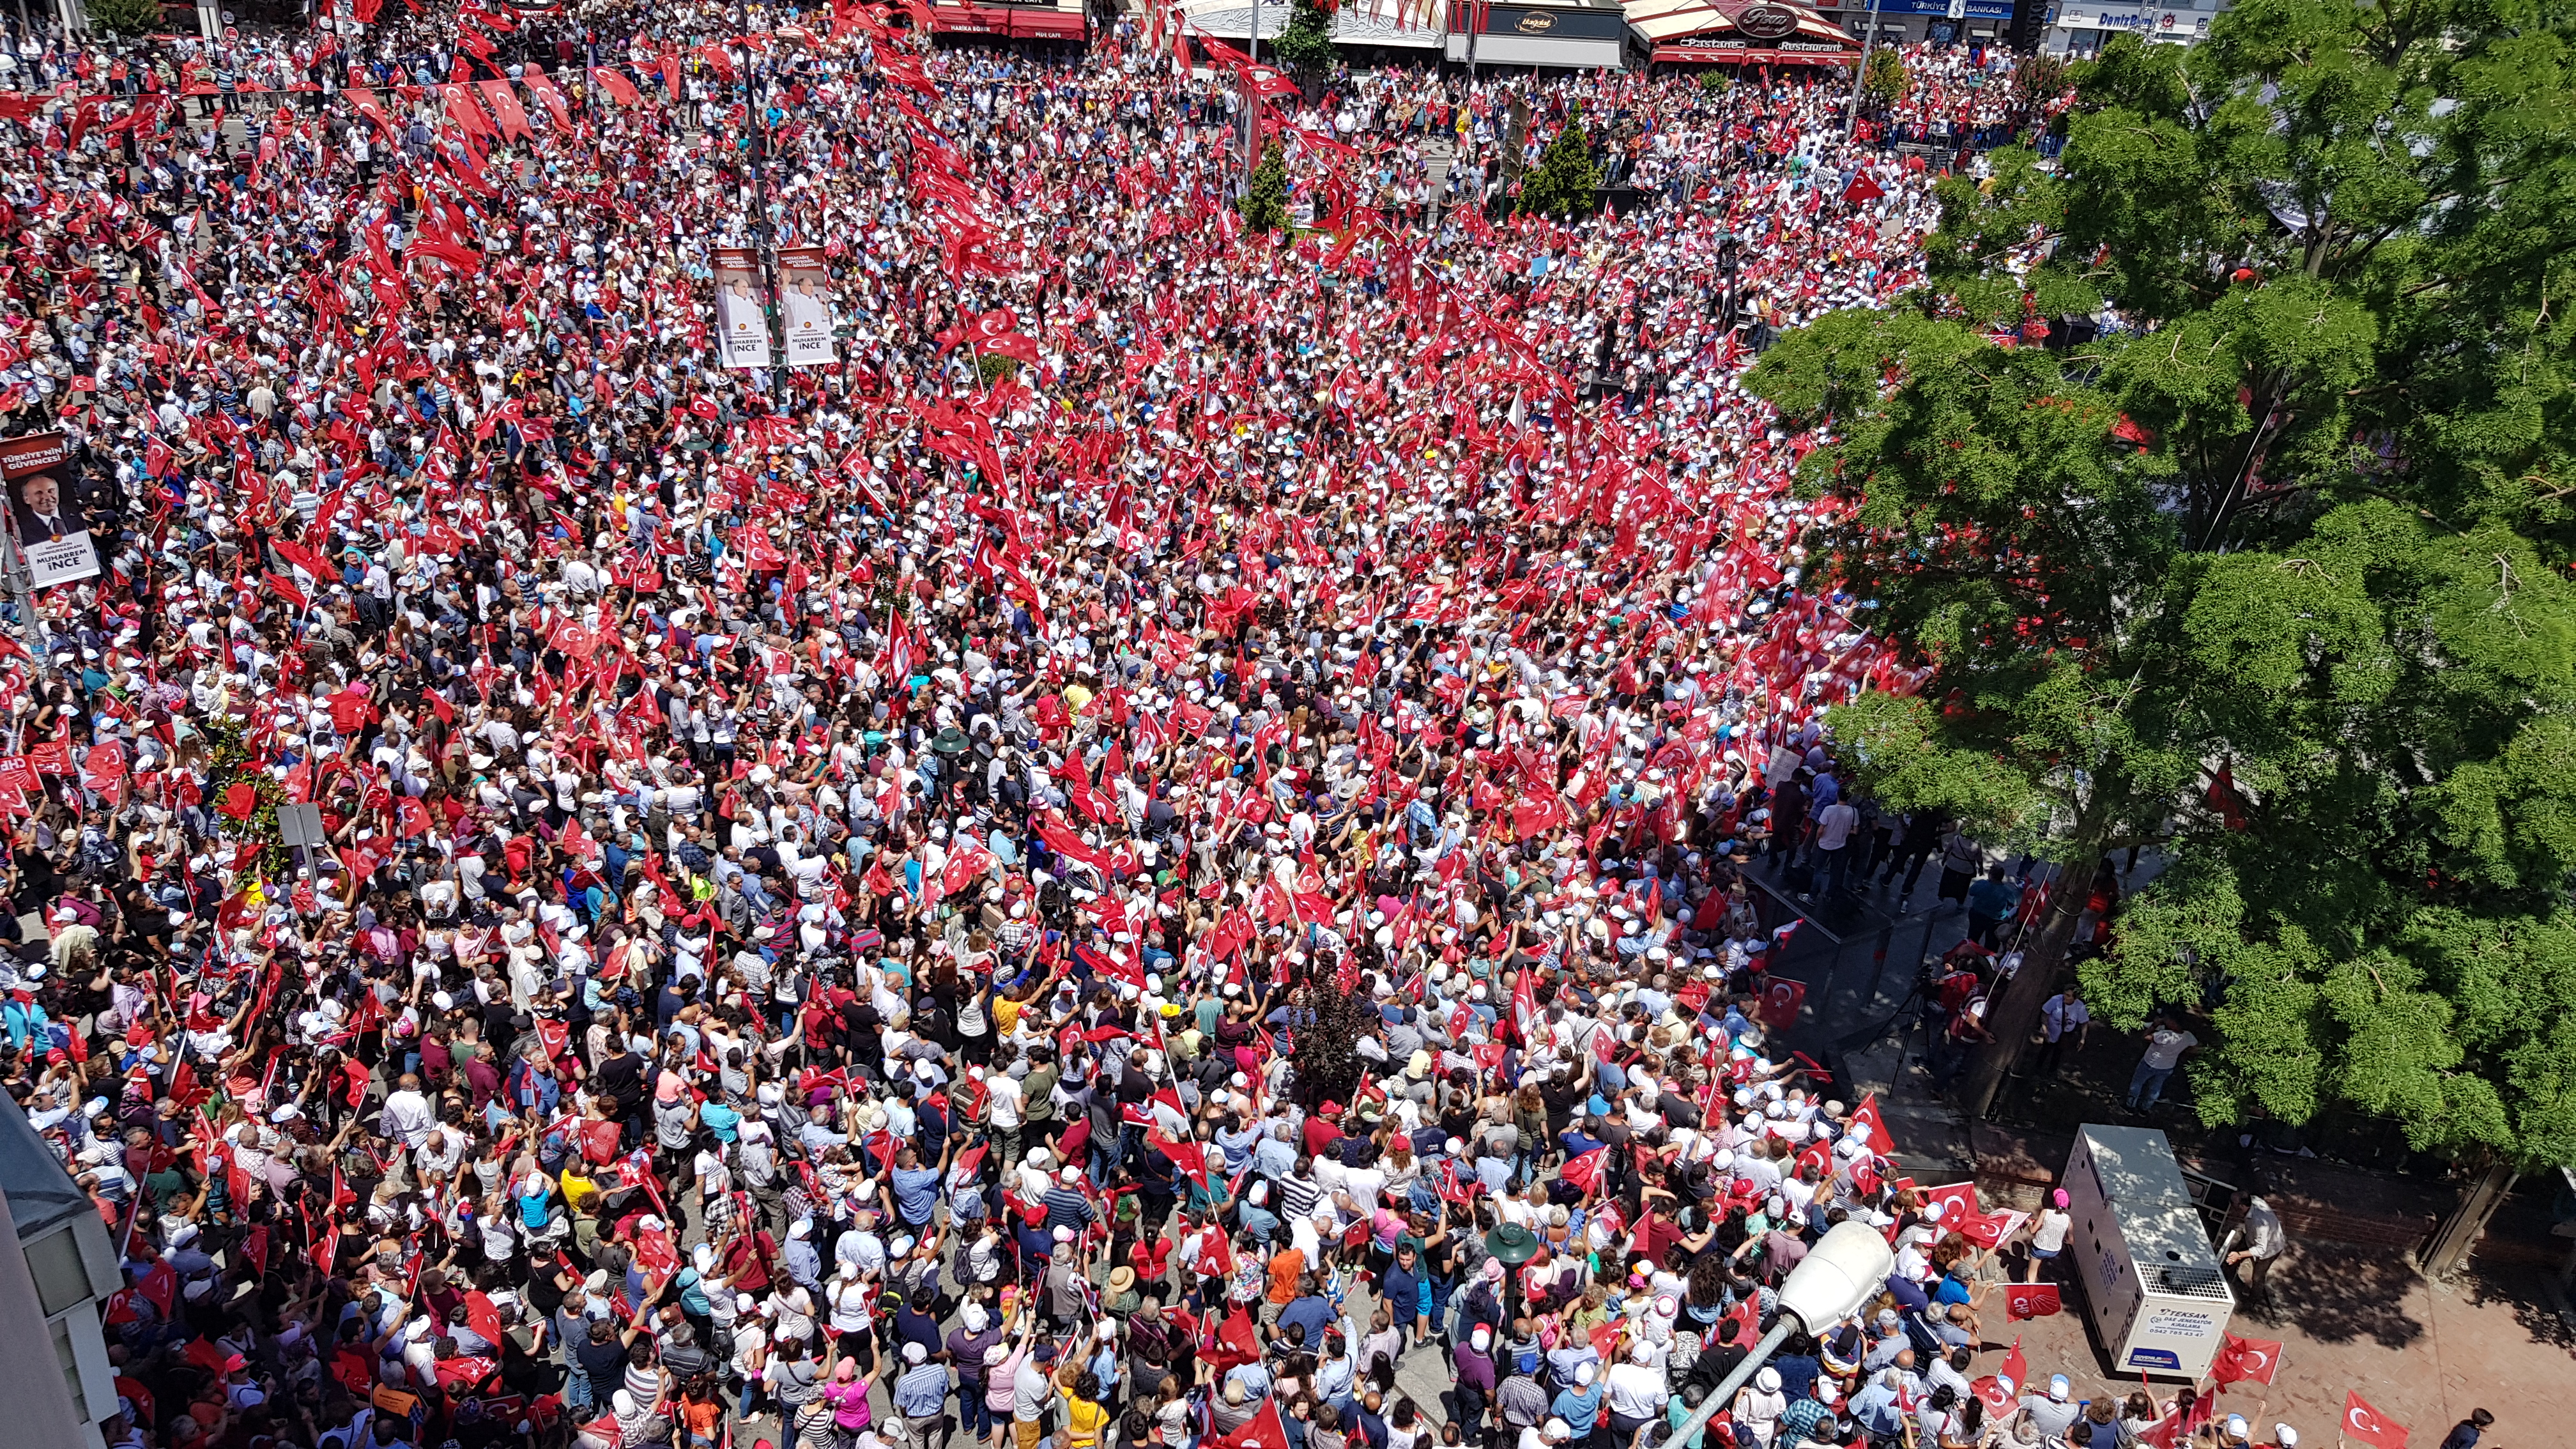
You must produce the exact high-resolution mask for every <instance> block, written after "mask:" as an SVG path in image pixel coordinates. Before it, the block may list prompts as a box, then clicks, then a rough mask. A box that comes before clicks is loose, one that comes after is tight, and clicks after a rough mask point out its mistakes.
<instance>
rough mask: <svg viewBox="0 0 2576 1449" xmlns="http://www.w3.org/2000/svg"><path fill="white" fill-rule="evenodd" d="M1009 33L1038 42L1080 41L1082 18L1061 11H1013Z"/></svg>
mask: <svg viewBox="0 0 2576 1449" xmlns="http://www.w3.org/2000/svg"><path fill="white" fill-rule="evenodd" d="M1011 33H1012V34H1013V35H1017V36H1023V37H1033V38H1036V39H1040V40H1080V39H1081V38H1082V17H1081V16H1080V15H1079V14H1074V15H1068V14H1066V13H1065V12H1063V11H1061V10H1014V11H1012V12H1011Z"/></svg>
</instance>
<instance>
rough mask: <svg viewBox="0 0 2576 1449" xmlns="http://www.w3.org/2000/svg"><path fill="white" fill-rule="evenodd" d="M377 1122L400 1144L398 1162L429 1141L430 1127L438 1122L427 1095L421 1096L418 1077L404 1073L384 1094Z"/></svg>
mask: <svg viewBox="0 0 2576 1449" xmlns="http://www.w3.org/2000/svg"><path fill="white" fill-rule="evenodd" d="M377 1121H378V1122H379V1123H380V1124H381V1125H382V1127H383V1128H384V1134H385V1135H386V1136H387V1137H390V1138H392V1139H393V1140H394V1141H395V1142H396V1143H399V1144H400V1145H401V1146H402V1148H403V1152H402V1155H401V1157H400V1158H398V1159H397V1161H398V1162H399V1161H402V1160H407V1159H408V1158H409V1157H410V1156H411V1154H412V1153H413V1152H414V1151H416V1150H418V1149H419V1148H420V1146H421V1145H422V1144H423V1143H426V1142H427V1141H429V1134H430V1130H431V1129H432V1128H435V1127H436V1126H437V1125H438V1111H437V1109H436V1108H434V1107H432V1106H430V1104H429V1098H428V1097H426V1096H424V1095H422V1093H421V1090H420V1078H418V1077H416V1076H414V1075H412V1074H411V1073H409V1072H405V1073H403V1074H402V1078H401V1080H400V1081H397V1082H396V1083H395V1084H394V1090H393V1091H391V1092H389V1093H387V1094H386V1095H385V1105H384V1110H383V1113H382V1115H380V1116H379V1117H378V1118H377Z"/></svg>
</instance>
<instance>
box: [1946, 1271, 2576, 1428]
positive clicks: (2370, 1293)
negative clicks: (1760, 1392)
mask: <svg viewBox="0 0 2576 1449" xmlns="http://www.w3.org/2000/svg"><path fill="white" fill-rule="evenodd" d="M2538 1276H2539V1270H2536V1269H2502V1268H2500V1269H2492V1270H2489V1271H2488V1272H2487V1273H2486V1274H2485V1275H2484V1276H2482V1277H2472V1278H2469V1279H2464V1280H2463V1281H2462V1282H2461V1283H2459V1284H2457V1285H2454V1286H2450V1287H2436V1286H2435V1285H2433V1284H2430V1283H2428V1282H2426V1281H2425V1280H2424V1279H2423V1278H2422V1277H2421V1276H2420V1275H2418V1274H2417V1273H2416V1272H2415V1271H2414V1269H2412V1268H2410V1267H2408V1266H2407V1265H2406V1264H2405V1263H2404V1261H2403V1260H2402V1259H2401V1258H2400V1257H2399V1256H2398V1254H2396V1253H2394V1252H2390V1251H2387V1250H2385V1249H2377V1248H2371V1249H2363V1248H2350V1247H2344V1246H2340V1245H2335V1244H2296V1243H2294V1244H2293V1245H2292V1247H2291V1248H2290V1250H2289V1252H2288V1253H2287V1254H2285V1255H2284V1256H2283V1257H2282V1259H2281V1261H2280V1262H2279V1263H2278V1264H2277V1265H2276V1266H2275V1268H2274V1270H2273V1273H2272V1279H2271V1290H2272V1297H2273V1300H2274V1302H2273V1307H2272V1310H2271V1311H2270V1312H2265V1311H2263V1310H2260V1309H2248V1308H2240V1309H2239V1310H2238V1311H2237V1315H2236V1323H2235V1331H2236V1332H2237V1333H2238V1334H2240V1335H2243V1336H2246V1337H2251V1338H2265V1339H2278V1340H2280V1341H2281V1342H2282V1344H2283V1345H2284V1347H2283V1348H2282V1351H2281V1369H2280V1372H2279V1373H2278V1374H2277V1375H2276V1376H2275V1377H2274V1381H2273V1383H2272V1385H2271V1386H2270V1387H2268V1388H2266V1387H2264V1386H2263V1385H2260V1384H2239V1385H2236V1386H2235V1387H2233V1388H2231V1389H2229V1390H2228V1391H2227V1392H2225V1393H2224V1394H2222V1395H2221V1396H2220V1399H2219V1408H2220V1412H2222V1413H2241V1414H2243V1415H2244V1416H2245V1417H2246V1419H2247V1420H2248V1421H2249V1422H2250V1423H2251V1424H2252V1426H2253V1429H2254V1437H2255V1439H2256V1441H2257V1442H2262V1441H2266V1440H2268V1439H2270V1437H2271V1428H2272V1425H2273V1424H2274V1423H2276V1422H2278V1423H2286V1424H2289V1425H2290V1426H2292V1427H2293V1428H2295V1429H2297V1430H2298V1431H2299V1442H2300V1449H2311V1446H2313V1449H2329V1446H2331V1445H2332V1444H2333V1443H2334V1441H2335V1429H2336V1427H2337V1425H2338V1423H2339V1422H2340V1419H2341V1415H2342V1413H2343V1403H2344V1394H2345V1393H2346V1392H2347V1391H2348V1390H2352V1389H2359V1390H2360V1391H2361V1396H2362V1397H2363V1398H2365V1399H2368V1400H2369V1401H2370V1402H2371V1404H2372V1405H2373V1406H2375V1407H2376V1408H2378V1409H2379V1410H2380V1411H2381V1413H2383V1414H2384V1415H2386V1416H2387V1417H2388V1418H2390V1419H2393V1420H2395V1421H2396V1422H2398V1423H2400V1424H2403V1425H2405V1426H2406V1427H2407V1429H2408V1430H2409V1431H2410V1435H2409V1439H2408V1445H2409V1449H2434V1446H2436V1445H2438V1444H2440V1443H2441V1441H2442V1436H2443V1435H2445V1434H2447V1433H2449V1432H2450V1429H2451V1426H2452V1425H2453V1424H2456V1423H2458V1422H2459V1421H2460V1420H2462V1419H2464V1418H2466V1417H2468V1413H2469V1411H2470V1410H2471V1409H2475V1408H2484V1409H2487V1410H2488V1411H2490V1412H2492V1413H2493V1414H2494V1415H2495V1416H2496V1422H2495V1427H2493V1428H2492V1429H2489V1430H2488V1431H2487V1433H2486V1438H2485V1441H2484V1442H2485V1444H2486V1445H2488V1446H2494V1449H2508V1446H2509V1449H2526V1446H2536V1445H2541V1444H2546V1443H2551V1442H2554V1441H2556V1440H2558V1439H2560V1438H2562V1437H2564V1436H2565V1435H2566V1433H2567V1432H2568V1430H2569V1428H2570V1426H2571V1423H2576V1332H2571V1330H2570V1329H2569V1328H2568V1326H2567V1325H2566V1324H2565V1323H2564V1322H2562V1321H2561V1320H2560V1319H2559V1317H2558V1316H2557V1314H2556V1313H2554V1312H2553V1311H2551V1309H2550V1308H2549V1307H2548V1306H2547V1304H2546V1302H2545V1300H2544V1299H2543V1297H2542V1295H2541V1292H2540V1288H2539V1285H2538V1283H2537V1281H2536V1280H2537V1278H2538ZM2070 1296H2072V1295H2070ZM1984 1327H1985V1333H1986V1340H1987V1342H1988V1343H1990V1344H1992V1345H1994V1351H1992V1352H1988V1353H1984V1354H1980V1355H1979V1356H1978V1359H1977V1365H1976V1369H1975V1372H1976V1373H1978V1374H1985V1373H1991V1372H1993V1371H1994V1368H1995V1366H1996V1365H1997V1364H1998V1363H2000V1362H2001V1361H2002V1351H2003V1350H2004V1349H2006V1348H2009V1347H2010V1346H2011V1344H2012V1341H2013V1339H2014V1338H2015V1337H2016V1336H2019V1337H2020V1339H2021V1340H2022V1345H2023V1351H2024V1353H2025V1354H2027V1355H2028V1358H2029V1363H2030V1373H2031V1376H2032V1377H2033V1378H2034V1379H2036V1380H2038V1381H2039V1382H2040V1383H2041V1384H2043V1385H2044V1384H2046V1382H2047V1376H2048V1375H2049V1374H2051V1373H2063V1374H2065V1375H2066V1376H2067V1377H2068V1378H2069V1379H2071V1380H2073V1381H2074V1384H2075V1391H2076V1394H2077V1395H2078V1396H2079V1397H2084V1396H2090V1395H2094V1394H2100V1393H2106V1392H2107V1393H2114V1394H2119V1395H2123V1396H2125V1395H2126V1394H2127V1393H2128V1392H2129V1391H2130V1390H2132V1389H2134V1388H2136V1387H2137V1382H2136V1381H2135V1380H2129V1381H2126V1382H2113V1381H2112V1380H2110V1379H2107V1378H2106V1377H2104V1375H2103V1373H2102V1365H2103V1364H2104V1363H2106V1362H2107V1361H2108V1356H2107V1355H2106V1354H2104V1353H2103V1352H2102V1351H2101V1349H2100V1347H2099V1346H2098V1345H2097V1344H2096V1343H2095V1342H2094V1340H2093V1336H2092V1333H2091V1331H2090V1328H2089V1326H2088V1325H2087V1324H2086V1322H2085V1320H2084V1316H2083V1308H2082V1305H2081V1303H2080V1301H2075V1302H2070V1303H2069V1304H2068V1305H2067V1311H2066V1313H2065V1314H2063V1315H2061V1316H2059V1317H2056V1318H2043V1319H2038V1320H2035V1321H2032V1322H2028V1323H2008V1322H2006V1321H2005V1318H2004V1308H2003V1296H2002V1295H2001V1294H2000V1293H1997V1294H1995V1295H1993V1296H1992V1297H1990V1298H1989V1299H1988V1300H1987V1305H1986V1313H1985V1322H1984ZM2175 1387H2176V1384H2175V1383H2174V1382H2173V1381H2171V1380H2158V1381H2157V1383H2156V1390H2157V1393H2158V1395H2159V1396H2160V1397H2169V1396H2171V1394H2172V1392H2173V1390H2174V1388H2175Z"/></svg>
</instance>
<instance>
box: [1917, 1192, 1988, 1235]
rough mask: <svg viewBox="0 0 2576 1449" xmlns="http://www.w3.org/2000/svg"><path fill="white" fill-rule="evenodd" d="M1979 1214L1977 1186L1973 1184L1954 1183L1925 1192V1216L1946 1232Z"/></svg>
mask: <svg viewBox="0 0 2576 1449" xmlns="http://www.w3.org/2000/svg"><path fill="white" fill-rule="evenodd" d="M1977 1213H1978V1206H1977V1185H1976V1184H1975V1183H1973V1182H1954V1183H1951V1184H1950V1185H1949V1186H1947V1187H1932V1188H1925V1189H1924V1190H1923V1215H1924V1216H1925V1217H1926V1218H1929V1219H1930V1220H1931V1221H1933V1222H1935V1223H1938V1224H1939V1225H1940V1226H1941V1227H1942V1228H1943V1229H1944V1230H1949V1229H1955V1228H1957V1227H1959V1226H1960V1225H1961V1224H1963V1223H1965V1222H1967V1221H1968V1220H1969V1219H1971V1218H1973V1217H1975V1216H1977Z"/></svg>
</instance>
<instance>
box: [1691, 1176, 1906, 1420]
mask: <svg viewBox="0 0 2576 1449" xmlns="http://www.w3.org/2000/svg"><path fill="white" fill-rule="evenodd" d="M1895 1266H1896V1254H1895V1253H1894V1252H1893V1251H1892V1250H1890V1249H1889V1247H1888V1246H1887V1239H1885V1238H1882V1237H1880V1236H1879V1235H1878V1231H1877V1229H1875V1228H1872V1227H1870V1226H1869V1225H1868V1224H1866V1223H1860V1222H1849V1221H1846V1222H1844V1223H1842V1224H1840V1225H1839V1226H1837V1227H1835V1228H1834V1230H1833V1231H1832V1232H1829V1233H1827V1234H1825V1235H1824V1237H1823V1238H1822V1239H1820V1240H1819V1241H1818V1242H1817V1243H1816V1246H1815V1247H1814V1248H1813V1249H1811V1250H1809V1252H1808V1254H1807V1256H1806V1257H1805V1259H1803V1260H1802V1261H1800V1263H1799V1264H1798V1266H1797V1267H1795V1268H1792V1269H1790V1270H1789V1281H1787V1282H1786V1283H1783V1284H1781V1285H1780V1321H1779V1322H1778V1323H1775V1324H1773V1325H1771V1331H1770V1332H1769V1333H1766V1334H1764V1335H1762V1341H1761V1342H1760V1343H1757V1344H1755V1345H1754V1346H1753V1351H1752V1352H1751V1353H1748V1354H1746V1355H1745V1356H1744V1361H1743V1362H1742V1363H1739V1364H1737V1365H1736V1366H1735V1372H1733V1373H1730V1374H1728V1375H1727V1376H1726V1381H1725V1382H1724V1383H1721V1384H1719V1385H1718V1386H1717V1391H1716V1392H1714V1393H1712V1394H1710V1395H1709V1396H1708V1397H1707V1398H1705V1399H1702V1400H1700V1401H1699V1407H1698V1408H1696V1409H1693V1410H1691V1416H1690V1417H1689V1418H1687V1419H1684V1420H1683V1421H1682V1423H1681V1427H1680V1428H1678V1429H1675V1430H1674V1431H1673V1432H1672V1433H1670V1434H1668V1435H1666V1436H1665V1438H1664V1442H1665V1443H1667V1444H1687V1443H1689V1442H1690V1441H1691V1437H1692V1436H1693V1435H1695V1434H1697V1433H1699V1431H1700V1430H1701V1429H1702V1428H1704V1427H1706V1426H1707V1424H1708V1421H1709V1420H1710V1419H1712V1418H1715V1417H1716V1416H1717V1415H1718V1414H1720V1413H1722V1412H1724V1410H1725V1409H1726V1406H1727V1405H1728V1404H1731V1403H1733V1402H1735V1392H1736V1390H1738V1389H1741V1388H1743V1387H1744V1386H1745V1385H1746V1384H1747V1383H1750V1382H1751V1381H1752V1379H1753V1375H1754V1373H1755V1372H1756V1371H1758V1370H1759V1369H1760V1368H1761V1367H1762V1365H1763V1364H1765V1363H1768V1362H1769V1361H1770V1359H1771V1355H1773V1354H1775V1353H1778V1352H1779V1351H1780V1345H1782V1344H1784V1343H1786V1342H1788V1341H1789V1335H1790V1334H1792V1333H1796V1332H1798V1331H1799V1330H1801V1329H1804V1330H1805V1331H1806V1332H1808V1333H1817V1332H1821V1331H1822V1330H1824V1329H1827V1328H1831V1327H1832V1326H1833V1325H1835V1324H1836V1323H1839V1322H1841V1321H1842V1320H1843V1319H1844V1318H1846V1317H1848V1316H1849V1315H1850V1314H1852V1313H1853V1312H1854V1311H1855V1310H1857V1309H1858V1308H1859V1307H1860V1306H1861V1305H1862V1304H1864V1303H1867V1302H1868V1301H1869V1300H1870V1297H1871V1295H1873V1294H1875V1293H1877V1292H1878V1290H1879V1287H1880V1285H1881V1284H1884V1283H1885V1282H1886V1281H1887V1275H1888V1273H1889V1271H1890V1270H1892V1269H1893V1268H1895Z"/></svg>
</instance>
